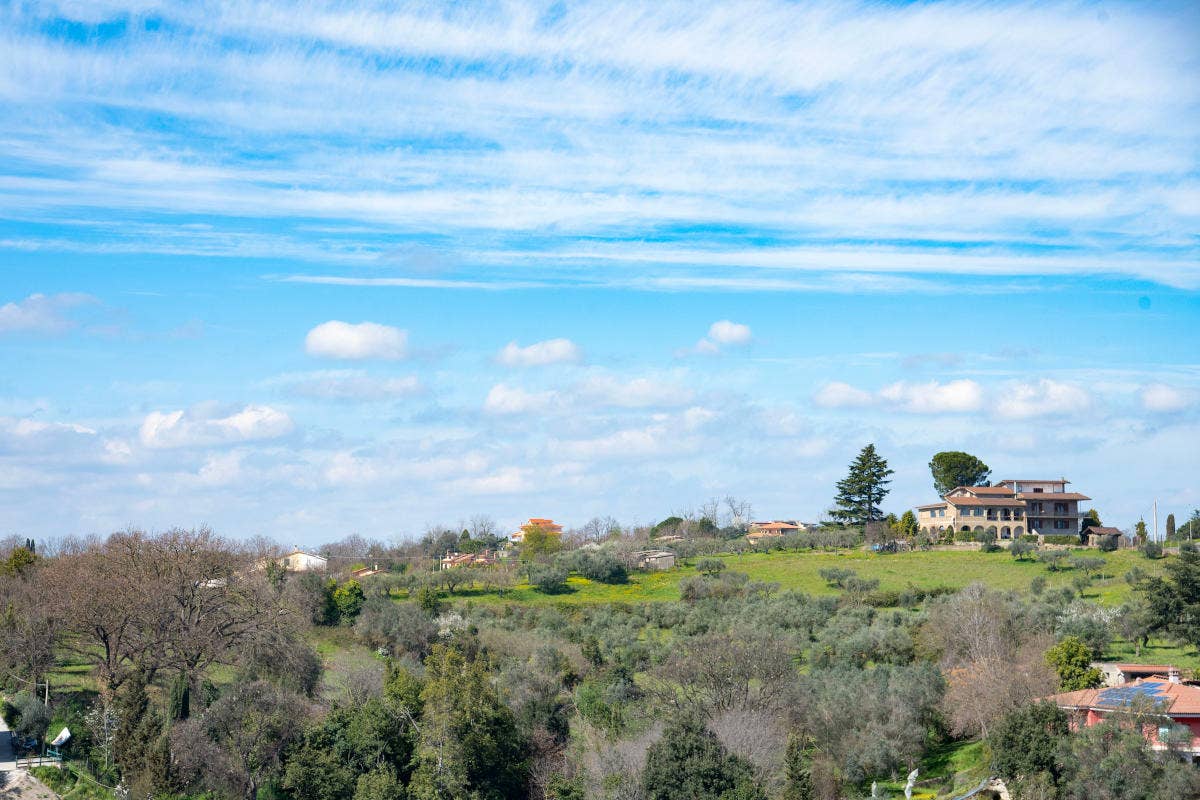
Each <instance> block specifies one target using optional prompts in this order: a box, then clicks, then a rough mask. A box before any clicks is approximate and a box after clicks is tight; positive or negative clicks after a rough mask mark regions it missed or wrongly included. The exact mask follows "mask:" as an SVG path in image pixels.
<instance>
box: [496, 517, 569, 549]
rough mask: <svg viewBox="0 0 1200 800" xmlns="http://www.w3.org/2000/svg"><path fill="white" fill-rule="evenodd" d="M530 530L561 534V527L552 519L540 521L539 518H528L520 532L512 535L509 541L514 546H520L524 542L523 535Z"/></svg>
mask: <svg viewBox="0 0 1200 800" xmlns="http://www.w3.org/2000/svg"><path fill="white" fill-rule="evenodd" d="M530 528H541V529H542V530H544V531H546V532H547V533H562V529H563V526H562V525H559V524H558V523H557V522H555V521H554V520H552V519H542V518H541V517H530V518H529V521H528V522H526V523H525V524H524V525H522V526H521V528H520V530H518V531H517V532H516V533H514V534H512V535H511V536H510V537H509V539H511V540H512V541H513V542H514V543H515V544H520V543H521V542H523V541H525V533H526V531H528V530H529V529H530Z"/></svg>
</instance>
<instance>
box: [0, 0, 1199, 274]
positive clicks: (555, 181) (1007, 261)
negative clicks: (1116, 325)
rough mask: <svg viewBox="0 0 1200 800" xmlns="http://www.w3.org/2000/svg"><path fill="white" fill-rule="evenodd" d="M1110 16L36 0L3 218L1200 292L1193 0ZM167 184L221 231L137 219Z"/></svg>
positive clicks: (6, 70)
mask: <svg viewBox="0 0 1200 800" xmlns="http://www.w3.org/2000/svg"><path fill="white" fill-rule="evenodd" d="M1102 12H1103V13H1097V10H1096V8H1095V7H1092V6H1072V5H1067V4H1044V5H1040V6H1038V7H1036V8H1030V7H1028V6H1024V5H1011V4H985V5H978V4H962V3H950V4H942V5H938V6H896V7H891V6H881V5H869V4H857V3H848V4H846V3H815V4H807V5H802V6H797V5H795V4H790V3H785V2H781V1H780V2H772V1H770V0H768V2H759V3H754V4H741V3H734V4H731V5H721V6H705V5H696V4H685V3H673V2H668V3H653V4H651V3H645V2H618V3H616V4H611V3H603V4H601V3H585V4H577V5H572V6H570V7H568V8H561V7H558V6H553V5H551V4H548V3H545V2H516V3H511V4H502V5H498V6H490V7H487V8H476V7H472V8H471V9H470V10H467V9H466V8H450V9H436V10H435V9H432V8H430V7H429V6H425V5H421V4H415V3H402V4H399V5H394V4H382V3H380V4H374V3H366V4H361V5H359V6H356V7H355V8H349V7H346V6H345V5H343V4H337V3H323V2H314V3H303V4H297V3H292V2H288V0H268V2H266V3H255V4H250V3H246V2H234V3H223V4H219V5H210V4H207V3H198V4H197V3H183V2H174V1H172V0H168V2H165V3H162V4H158V5H156V6H155V7H154V9H153V10H150V9H146V8H144V7H142V6H139V5H136V4H125V3H112V4H104V5H96V6H89V7H87V8H86V9H84V8H82V7H79V6H78V5H77V4H66V3H64V4H55V3H39V4H34V5H16V6H10V7H8V8H6V9H4V10H3V11H0V14H2V15H3V16H2V17H0V19H2V20H3V23H4V24H3V26H2V28H3V31H4V33H3V34H0V45H2V46H0V67H3V73H2V74H4V75H6V76H7V80H4V81H0V99H2V100H3V101H4V103H5V106H6V110H7V113H6V115H5V118H4V120H2V121H0V140H3V141H4V142H5V152H6V159H5V162H4V164H3V165H0V216H4V217H6V218H9V219H13V220H19V222H14V223H13V224H12V225H10V227H9V229H8V230H7V231H2V232H0V246H3V247H10V248H14V249H15V248H23V249H41V250H49V251H53V250H54V249H56V248H66V249H70V250H74V251H78V250H81V249H82V250H84V251H89V252H106V250H114V249H116V250H125V251H128V252H164V251H165V252H180V253H204V252H208V253H214V254H220V255H227V256H230V257H235V256H238V255H239V254H240V256H241V257H251V258H262V259H269V258H271V257H272V255H273V254H278V253H296V254H299V255H300V257H302V258H304V259H306V260H310V261H313V262H317V263H327V264H337V265H348V264H356V265H366V264H370V263H372V261H374V262H376V263H377V264H379V265H382V266H388V267H389V268H391V269H393V270H394V271H399V272H402V273H403V272H404V271H406V270H409V269H410V268H412V265H405V264H401V265H396V264H394V263H393V260H392V259H390V258H389V254H390V253H392V252H394V249H395V238H396V236H397V235H401V236H404V237H406V238H408V239H411V240H413V241H416V242H418V243H419V241H420V240H421V239H422V238H423V237H428V236H429V235H430V233H429V232H431V231H432V232H435V235H436V236H437V237H453V240H454V241H455V242H456V246H457V247H458V249H459V252H457V253H456V258H455V259H453V266H452V267H450V268H449V271H450V272H451V273H452V274H439V275H438V276H434V277H431V276H429V275H408V274H399V275H392V276H389V277H381V276H370V275H367V276H364V275H361V274H347V275H344V276H338V275H327V276H324V277H327V278H330V279H341V280H347V281H355V280H374V281H378V280H392V281H396V282H397V283H398V284H403V285H411V286H439V285H447V286H471V285H473V286H476V287H477V288H492V287H495V286H498V285H503V284H506V283H513V282H520V283H522V284H524V285H538V284H540V283H542V282H544V281H548V282H549V284H551V285H555V284H558V283H560V282H566V283H571V284H577V285H589V284H591V283H593V282H596V283H599V284H601V285H603V284H604V283H605V282H607V281H612V280H624V281H626V282H627V283H630V284H632V283H633V282H635V281H634V280H633V279H631V278H629V277H627V276H625V275H623V269H624V268H623V266H622V265H625V264H628V263H630V262H637V263H641V264H644V265H646V266H645V268H644V269H643V270H642V271H641V274H640V275H639V276H638V281H640V284H641V286H642V288H646V289H652V290H654V289H659V290H661V289H666V290H670V286H671V281H676V280H683V281H685V282H686V281H688V280H708V281H718V282H720V281H728V282H730V285H735V286H736V285H740V286H743V287H745V286H748V285H756V286H757V290H767V289H769V288H770V287H769V285H768V284H769V283H770V282H771V281H774V282H775V285H777V286H780V285H784V286H786V285H789V283H788V281H789V280H790V279H789V276H790V275H791V274H793V273H797V272H802V273H805V274H806V275H809V276H810V277H809V278H808V280H809V281H811V282H814V283H816V284H818V285H823V284H831V285H836V284H837V280H838V279H837V276H838V275H839V274H841V273H844V272H848V271H853V272H856V273H860V274H862V273H866V274H872V273H884V274H890V275H893V276H897V277H899V276H901V275H904V276H908V275H938V274H954V275H959V276H961V275H983V276H1014V275H1016V276H1025V275H1066V276H1070V275H1080V274H1087V275H1101V276H1106V275H1111V276H1130V275H1133V276H1137V277H1140V278H1143V279H1146V280H1152V281H1161V282H1164V283H1169V284H1173V285H1179V286H1196V285H1200V268H1198V267H1197V266H1196V264H1197V258H1196V244H1195V241H1194V238H1192V237H1191V236H1190V232H1191V231H1194V230H1195V229H1196V226H1197V223H1198V221H1200V179H1198V178H1197V162H1196V156H1195V151H1194V148H1193V147H1192V143H1193V142H1194V141H1195V138H1196V136H1197V134H1200V115H1198V114H1197V111H1196V109H1197V107H1198V101H1200V90H1198V89H1197V87H1196V83H1195V81H1194V80H1192V76H1193V75H1194V74H1195V69H1196V66H1197V55H1196V52H1195V48H1194V46H1192V45H1193V44H1194V34H1195V32H1196V31H1197V30H1198V29H1200V23H1198V22H1197V12H1196V11H1195V9H1194V8H1190V7H1188V6H1187V5H1186V4H1179V5H1170V4H1168V5H1162V6H1156V7H1155V8H1154V9H1144V8H1138V9H1134V8H1131V7H1128V6H1120V5H1115V4H1114V5H1104V6H1102ZM60 23H61V24H60ZM148 23H152V24H148ZM100 25H103V26H104V27H103V29H102V30H103V32H104V35H103V36H101V35H98V34H97V35H93V34H96V32H97V31H100V30H101V28H99V27H98V26H100ZM847 42H853V43H854V45H853V46H852V47H851V46H847V44H846V43H847ZM162 75H169V76H172V80H170V81H165V82H164V81H161V80H159V79H158V76H162ZM31 87H38V88H37V91H32V90H31ZM80 98H87V99H86V100H82V101H81V100H80ZM547 98H554V102H553V103H549V102H547ZM68 104H70V108H71V111H70V113H67V112H66V111H65V108H66V107H67V105H68ZM465 107H469V108H471V109H472V114H471V115H469V116H467V117H464V116H463V115H462V114H460V113H458V111H457V110H458V109H461V108H465ZM147 115H153V116H154V117H155V118H156V119H160V120H163V121H164V124H161V125H154V126H146V125H142V124H140V123H141V121H142V120H143V119H144V118H145V117H146V116H147ZM47 120H53V122H54V124H52V125H47V124H46V122H47ZM101 122H102V123H103V124H101ZM244 153H258V154H262V155H263V156H264V157H262V158H253V159H252V158H247V157H245V156H243V155H241V154H244ZM80 209H91V210H96V209H102V210H103V211H104V217H105V218H106V219H105V221H104V226H103V228H101V229H97V235H94V236H90V237H79V236H74V235H72V234H71V233H70V226H71V225H72V224H73V223H72V220H73V219H74V218H76V217H96V216H97V214H95V213H87V214H77V213H76V212H77V211H78V210H80ZM150 209H153V210H154V213H155V214H156V215H158V214H166V215H175V216H176V217H178V218H190V217H196V216H201V217H203V218H204V220H205V225H207V226H208V227H207V228H203V227H194V228H193V227H181V226H178V225H176V226H170V225H166V226H163V227H164V233H163V235H162V236H161V237H145V236H139V235H137V233H136V229H137V228H138V226H141V225H145V224H147V223H149V222H151V221H152V219H151V217H150V215H149V214H148V210H150ZM317 223H319V224H317ZM166 228H173V230H172V231H171V232H170V233H166V232H165V229H166ZM318 229H319V230H318ZM579 259H586V260H587V261H588V263H589V264H591V274H587V275H586V276H584V275H583V274H582V273H581V272H580V271H579V269H578V268H577V266H576V265H577V263H578V261H579ZM448 263H449V262H448ZM492 263H501V264H504V265H506V266H508V267H514V268H515V269H513V271H512V272H511V273H509V274H504V275H500V276H498V277H497V278H493V277H492V276H491V275H490V270H487V271H485V270H483V269H482V268H481V267H480V266H478V265H490V264H492ZM464 265H476V266H464ZM412 269H415V268H412ZM418 271H419V270H418ZM756 271H758V272H759V273H761V272H766V271H769V272H774V273H777V274H776V275H775V276H774V277H772V276H771V275H770V274H757V273H756ZM752 273H756V274H752ZM749 279H753V281H754V282H752V283H747V282H746V281H747V280H749Z"/></svg>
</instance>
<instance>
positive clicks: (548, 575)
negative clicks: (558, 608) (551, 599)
mask: <svg viewBox="0 0 1200 800" xmlns="http://www.w3.org/2000/svg"><path fill="white" fill-rule="evenodd" d="M529 583H530V585H531V586H533V587H534V588H536V589H537V590H538V591H539V592H543V593H545V594H557V593H559V592H561V591H563V590H565V589H566V588H567V571H566V570H565V569H563V568H562V567H552V566H545V565H543V564H535V565H534V566H532V567H530V569H529Z"/></svg>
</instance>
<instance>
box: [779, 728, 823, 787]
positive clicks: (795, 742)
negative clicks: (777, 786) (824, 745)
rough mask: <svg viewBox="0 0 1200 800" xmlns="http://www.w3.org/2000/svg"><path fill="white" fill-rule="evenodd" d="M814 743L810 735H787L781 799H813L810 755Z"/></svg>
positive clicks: (811, 755) (814, 747)
mask: <svg viewBox="0 0 1200 800" xmlns="http://www.w3.org/2000/svg"><path fill="white" fill-rule="evenodd" d="M815 750H816V743H815V742H814V741H813V740H812V737H811V736H804V737H800V736H797V735H796V734H792V735H791V736H789V737H788V743H787V753H786V754H785V755H784V761H783V770H784V788H783V800H814V798H815V797H816V795H815V794H814V791H813V775H812V757H813V752H814V751H815Z"/></svg>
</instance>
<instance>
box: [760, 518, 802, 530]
mask: <svg viewBox="0 0 1200 800" xmlns="http://www.w3.org/2000/svg"><path fill="white" fill-rule="evenodd" d="M753 527H754V529H755V530H759V531H798V530H800V526H799V525H797V524H796V523H794V522H779V521H778V520H777V521H775V522H756V523H754V525H753Z"/></svg>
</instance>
